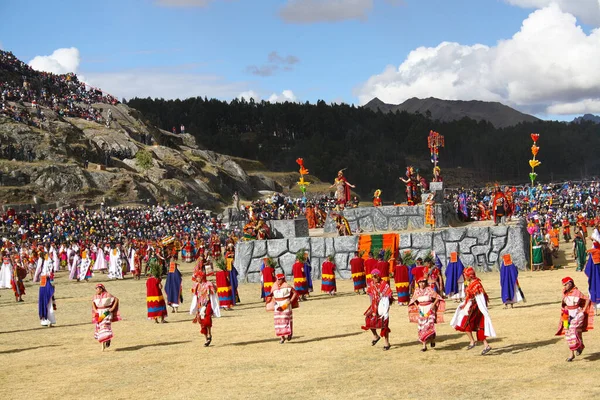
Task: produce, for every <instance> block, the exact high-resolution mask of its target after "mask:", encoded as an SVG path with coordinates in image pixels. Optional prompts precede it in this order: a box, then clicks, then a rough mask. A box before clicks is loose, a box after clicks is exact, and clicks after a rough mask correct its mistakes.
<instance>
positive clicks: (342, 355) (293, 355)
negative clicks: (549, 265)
mask: <svg viewBox="0 0 600 400" xmlns="http://www.w3.org/2000/svg"><path fill="white" fill-rule="evenodd" d="M561 245H562V246H563V247H565V249H567V248H568V249H570V246H568V247H567V245H565V244H561ZM568 253H569V255H567V257H566V259H564V254H562V255H561V257H562V258H563V260H559V261H557V264H559V263H562V265H563V266H564V265H566V264H567V263H568V265H566V268H565V269H558V270H555V271H542V272H529V271H522V272H521V273H520V276H519V281H520V283H521V287H522V288H523V291H524V292H525V295H526V297H527V302H526V303H520V304H518V305H517V306H515V308H514V309H507V310H506V309H503V305H502V304H501V300H500V283H499V281H500V278H499V274H498V273H486V274H481V278H482V281H483V284H484V287H485V288H486V290H487V291H488V294H489V296H490V313H491V317H492V321H493V324H494V327H495V329H496V332H497V334H498V337H497V338H494V339H491V340H490V343H491V346H492V347H493V350H492V351H491V352H490V353H489V354H488V355H486V356H481V355H480V352H481V350H482V348H483V347H482V346H481V345H479V346H477V347H476V348H474V349H472V350H469V351H467V350H466V346H467V344H468V340H467V338H466V336H465V335H464V334H461V333H458V332H456V331H454V329H453V328H451V327H450V326H449V325H448V321H450V319H451V317H452V314H453V311H454V310H455V308H456V304H455V303H452V302H449V303H448V304H447V306H448V307H447V308H448V309H449V310H448V311H447V312H446V322H445V323H443V324H440V325H438V339H437V347H436V348H435V349H433V350H429V351H427V352H425V353H422V352H420V351H419V350H420V348H421V346H420V344H419V342H418V341H417V328H416V325H414V324H411V323H409V322H408V315H407V309H406V307H400V306H398V305H394V308H393V309H392V311H391V315H390V328H391V330H392V332H391V336H390V340H391V344H392V348H391V350H390V351H387V352H384V351H382V346H383V344H382V341H380V343H379V344H377V346H375V347H372V346H371V335H370V333H367V332H364V331H362V330H361V329H360V326H361V324H362V323H363V322H364V319H363V312H364V310H365V309H366V308H367V305H368V298H367V297H366V296H359V295H355V294H354V293H353V292H352V284H351V282H350V281H341V280H338V290H339V293H338V295H337V296H335V297H330V296H328V295H323V294H321V293H320V292H319V289H320V286H318V285H319V284H320V282H318V281H317V282H315V292H314V293H313V295H312V296H311V297H310V300H309V301H307V302H304V303H301V306H300V308H298V309H296V310H294V339H293V340H292V341H291V342H289V343H285V344H284V345H280V344H279V343H278V340H277V338H276V337H275V334H274V328H273V315H272V314H270V313H267V312H265V310H264V306H263V303H262V302H261V300H260V295H259V293H260V291H259V290H260V289H259V286H258V285H257V284H243V285H241V286H240V296H241V299H242V303H241V304H240V305H239V306H238V307H236V308H235V310H234V311H231V312H223V314H224V315H223V317H222V318H220V319H215V320H214V327H213V343H212V345H211V346H210V347H209V348H204V347H203V346H202V344H203V343H204V338H203V336H201V335H200V333H199V326H198V325H195V324H192V323H191V320H192V317H191V316H190V315H189V314H188V313H187V312H185V310H182V311H181V312H179V313H170V314H169V318H168V321H169V323H167V324H154V323H153V322H151V321H148V320H147V319H146V304H145V285H144V282H145V281H144V280H141V281H135V280H132V279H131V278H130V277H128V278H127V279H125V280H123V281H118V282H114V281H113V282H111V281H107V278H106V275H102V274H99V275H96V276H95V277H94V278H93V279H92V282H91V283H76V282H70V281H68V279H67V273H66V272H61V273H59V275H58V278H57V280H56V300H57V305H58V310H57V322H58V324H57V325H56V326H55V327H52V328H45V327H41V326H40V324H39V319H38V312H37V297H38V288H37V286H33V285H32V284H31V283H30V282H27V295H26V296H25V302H24V303H19V304H17V303H15V301H14V297H13V295H12V292H11V291H10V290H2V291H1V292H0V295H1V296H2V297H0V355H1V358H0V359H1V360H2V363H1V366H0V397H2V398H6V399H9V398H13V399H16V398H26V399H28V400H32V399H38V398H44V399H54V398H61V399H88V398H100V397H101V396H102V397H104V398H107V399H138V398H144V399H158V398H162V399H165V398H166V399H194V398H209V399H238V398H241V399H246V398H247V399H251V398H252V399H254V398H261V399H281V398H290V399H294V398H306V399H309V398H317V399H342V398H375V399H379V398H381V399H383V398H406V399H415V398H419V397H421V398H424V397H425V398H429V397H436V398H441V399H446V398H458V399H473V398H483V399H487V398H494V399H505V398H506V399H508V398H511V399H514V398H538V399H540V398H548V399H554V398H559V397H561V398H562V397H565V396H567V395H568V396H569V397H572V398H578V397H584V396H585V397H587V398H594V396H598V395H600V384H599V383H598V377H599V376H600V375H599V374H598V373H597V372H594V371H597V370H598V365H599V364H598V363H599V362H600V337H599V336H598V335H599V333H598V332H597V330H593V331H591V332H588V333H585V334H584V342H585V343H586V346H587V347H586V349H585V351H584V353H583V354H582V355H581V356H580V357H577V359H576V360H575V361H574V362H572V363H567V362H565V359H566V357H567V356H568V348H567V345H566V343H565V340H564V338H563V337H556V336H554V333H555V332H556V329H557V327H558V323H559V308H560V299H561V294H560V293H561V282H560V280H561V279H562V278H563V277H564V276H567V275H570V276H571V277H573V278H574V280H575V283H576V284H577V285H579V287H580V288H581V289H582V290H584V291H587V280H586V278H585V275H584V274H583V273H582V272H575V270H574V264H573V260H572V259H571V257H570V251H568ZM192 268H193V266H192V265H191V264H185V265H183V266H182V271H183V274H184V298H185V301H184V307H183V308H184V309H185V308H189V304H190V295H189V291H190V288H191V280H190V276H191V271H192ZM96 282H104V283H105V284H106V287H107V289H108V290H109V291H110V292H111V293H112V294H114V295H115V296H117V297H119V298H120V300H121V315H122V316H123V321H120V322H118V323H115V324H113V330H114V333H115V337H114V339H113V342H112V346H111V347H110V349H108V350H107V351H105V352H101V348H100V345H99V344H98V343H97V342H96V341H95V340H94V338H93V331H94V326H93V325H92V323H91V297H92V295H93V292H94V283H96Z"/></svg>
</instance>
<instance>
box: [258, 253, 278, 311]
mask: <svg viewBox="0 0 600 400" xmlns="http://www.w3.org/2000/svg"><path fill="white" fill-rule="evenodd" d="M260 274H261V275H260V282H261V287H262V288H261V296H260V297H261V298H262V299H263V301H265V302H268V301H269V297H270V296H271V294H272V287H273V282H275V261H273V259H272V258H269V257H265V258H264V259H263V263H262V266H261V267H260Z"/></svg>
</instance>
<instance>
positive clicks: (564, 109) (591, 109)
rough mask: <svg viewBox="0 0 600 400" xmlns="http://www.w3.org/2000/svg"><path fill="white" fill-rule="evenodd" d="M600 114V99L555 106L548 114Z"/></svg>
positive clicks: (549, 108) (549, 109)
mask: <svg viewBox="0 0 600 400" xmlns="http://www.w3.org/2000/svg"><path fill="white" fill-rule="evenodd" d="M598 112H600V98H598V99H585V100H582V101H579V102H576V103H563V104H555V105H553V106H550V107H548V114H559V115H570V114H593V113H598Z"/></svg>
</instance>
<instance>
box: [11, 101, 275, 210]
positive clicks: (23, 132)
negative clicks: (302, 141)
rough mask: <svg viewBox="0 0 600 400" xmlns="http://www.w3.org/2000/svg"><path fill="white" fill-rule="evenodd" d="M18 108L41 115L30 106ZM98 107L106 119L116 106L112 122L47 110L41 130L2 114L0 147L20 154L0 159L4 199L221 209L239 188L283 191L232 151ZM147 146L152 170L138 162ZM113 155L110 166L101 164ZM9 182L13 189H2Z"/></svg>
mask: <svg viewBox="0 0 600 400" xmlns="http://www.w3.org/2000/svg"><path fill="white" fill-rule="evenodd" d="M11 106H14V107H17V108H20V109H23V110H28V111H29V112H30V113H33V112H34V109H33V108H32V107H31V104H28V103H23V104H18V103H11ZM93 106H94V108H96V109H97V110H99V111H101V114H102V116H103V117H104V118H107V117H108V113H109V110H110V114H111V121H110V123H109V124H108V125H109V126H106V125H105V124H100V123H98V122H95V121H88V120H85V119H81V118H67V117H60V116H59V115H57V114H56V113H54V112H53V111H52V110H50V109H47V108H43V112H44V117H45V120H44V121H43V122H40V124H39V126H37V127H34V126H28V125H26V124H23V123H17V122H15V121H14V120H13V119H11V118H8V117H5V116H0V138H2V141H1V142H0V147H2V148H3V149H6V148H8V147H11V148H12V149H14V151H13V153H14V157H13V158H14V159H15V161H12V162H11V161H7V160H0V177H1V178H2V179H1V180H0V200H1V201H3V202H4V203H19V202H31V194H32V193H39V194H40V196H39V197H40V199H41V201H45V202H57V201H58V202H61V203H71V202H76V203H87V204H94V203H99V202H101V201H107V202H113V203H123V202H144V203H147V202H149V203H155V202H165V201H167V202H171V203H175V202H183V201H190V202H192V203H195V204H198V205H200V206H203V207H206V208H212V209H218V208H221V207H222V206H224V205H225V204H226V203H228V202H229V199H230V198H231V196H232V194H233V192H234V191H238V192H239V193H240V195H242V196H243V197H246V198H248V197H252V196H253V195H255V194H256V192H257V190H261V189H265V188H269V189H278V188H280V186H279V185H278V184H277V183H276V182H274V181H271V180H269V178H267V177H264V176H263V177H259V176H256V177H252V178H251V177H250V176H249V175H248V174H247V173H246V172H245V171H244V169H243V168H242V167H241V166H240V165H239V164H238V163H237V162H235V161H234V160H233V159H231V158H230V157H228V156H225V155H222V154H218V153H215V152H212V151H209V150H204V149H201V148H199V147H198V146H197V144H196V141H195V139H194V138H193V137H192V136H190V135H173V134H171V133H169V132H166V131H162V130H160V129H157V128H155V127H153V126H151V125H149V124H148V123H147V122H145V121H144V120H143V117H142V116H141V115H140V113H139V112H138V111H136V110H134V109H131V108H130V107H128V106H126V105H124V104H117V105H108V104H94V105H93ZM28 150H29V155H28V154H27V151H28ZM140 150H147V151H148V152H149V153H150V154H151V156H152V165H151V166H150V167H149V168H142V167H141V166H140V165H139V164H138V163H137V162H136V154H137V153H138V152H139V151H140ZM107 153H108V154H109V155H110V156H111V157H110V161H109V165H108V168H101V167H100V165H102V164H104V163H105V161H106V155H107ZM28 159H29V160H30V162H25V160H28ZM29 160H28V161H29ZM85 161H87V162H89V167H88V168H84V162H85ZM7 186H11V189H10V191H9V190H3V187H7Z"/></svg>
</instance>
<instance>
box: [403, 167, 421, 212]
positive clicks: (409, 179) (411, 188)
mask: <svg viewBox="0 0 600 400" xmlns="http://www.w3.org/2000/svg"><path fill="white" fill-rule="evenodd" d="M405 175H406V178H402V177H400V178H399V179H400V180H401V181H402V182H403V183H404V184H405V185H406V203H407V204H408V205H409V206H414V205H415V204H419V203H420V202H421V201H420V200H419V199H418V197H419V194H418V191H419V190H418V189H419V187H418V184H419V182H418V181H417V178H416V176H415V170H414V168H413V167H412V166H410V165H409V166H408V167H406V174H405Z"/></svg>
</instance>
